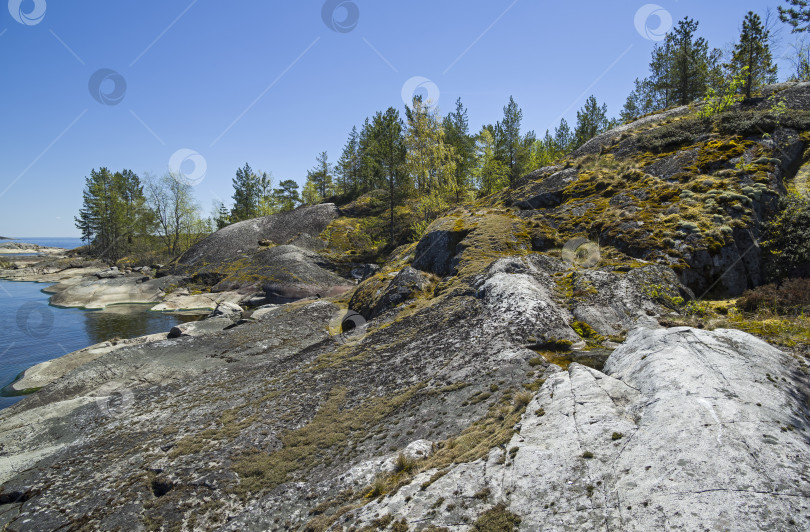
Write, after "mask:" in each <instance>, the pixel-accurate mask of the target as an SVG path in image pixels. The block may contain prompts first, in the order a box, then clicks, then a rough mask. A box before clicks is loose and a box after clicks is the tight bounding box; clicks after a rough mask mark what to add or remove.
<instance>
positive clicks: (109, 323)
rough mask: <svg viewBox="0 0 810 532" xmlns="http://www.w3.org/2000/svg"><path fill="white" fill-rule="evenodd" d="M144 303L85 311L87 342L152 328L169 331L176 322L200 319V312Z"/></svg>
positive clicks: (128, 335)
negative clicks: (165, 310)
mask: <svg viewBox="0 0 810 532" xmlns="http://www.w3.org/2000/svg"><path fill="white" fill-rule="evenodd" d="M148 310H149V306H146V305H113V306H110V307H107V308H106V309H105V310H103V311H93V312H85V313H84V324H85V325H84V329H85V331H86V332H87V336H88V337H89V338H90V344H91V345H92V344H98V343H101V342H106V341H107V340H111V339H113V338H135V337H137V336H144V335H147V334H152V333H154V332H168V330H169V329H171V328H172V327H174V326H175V325H177V324H178V323H186V322H189V321H196V320H198V319H200V316H199V315H196V316H195V315H183V314H163V313H160V312H148Z"/></svg>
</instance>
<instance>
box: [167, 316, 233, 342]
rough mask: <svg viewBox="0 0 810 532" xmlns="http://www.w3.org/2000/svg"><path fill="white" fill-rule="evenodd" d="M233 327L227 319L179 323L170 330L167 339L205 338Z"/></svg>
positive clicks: (231, 322)
mask: <svg viewBox="0 0 810 532" xmlns="http://www.w3.org/2000/svg"><path fill="white" fill-rule="evenodd" d="M232 326H233V321H232V320H230V319H229V318H210V319H205V320H200V321H190V322H188V323H181V324H180V325H176V326H174V327H172V328H171V330H170V331H169V335H168V338H180V337H181V336H205V335H206V334H212V333H217V332H221V331H224V330H225V329H227V328H228V327H232Z"/></svg>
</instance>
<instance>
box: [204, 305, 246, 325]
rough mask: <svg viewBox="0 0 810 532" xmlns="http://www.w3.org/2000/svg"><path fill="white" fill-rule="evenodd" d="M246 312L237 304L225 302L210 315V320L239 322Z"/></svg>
mask: <svg viewBox="0 0 810 532" xmlns="http://www.w3.org/2000/svg"><path fill="white" fill-rule="evenodd" d="M243 313H244V310H243V309H242V307H240V306H239V305H237V304H236V303H230V302H228V301H223V302H222V303H220V304H218V305H217V308H215V309H214V311H213V312H212V313H211V314H209V316H208V317H209V318H228V319H229V320H231V321H238V320H240V319H242V314H243Z"/></svg>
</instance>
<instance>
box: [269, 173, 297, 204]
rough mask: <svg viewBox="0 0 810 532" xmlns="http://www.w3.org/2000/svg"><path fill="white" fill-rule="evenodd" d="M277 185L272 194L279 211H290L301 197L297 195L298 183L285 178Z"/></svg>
mask: <svg viewBox="0 0 810 532" xmlns="http://www.w3.org/2000/svg"><path fill="white" fill-rule="evenodd" d="M278 187H279V188H277V189H275V191H274V192H273V194H274V195H275V197H276V201H277V202H278V205H279V210H280V211H282V212H285V211H291V210H293V209H295V208H296V207H297V206H298V204H299V203H301V198H300V196H299V195H298V183H296V182H295V181H293V180H292V179H286V180H284V181H282V182H281V183H279V184H278Z"/></svg>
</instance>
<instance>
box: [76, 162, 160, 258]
mask: <svg viewBox="0 0 810 532" xmlns="http://www.w3.org/2000/svg"><path fill="white" fill-rule="evenodd" d="M144 203H145V198H144V196H143V186H142V185H141V183H140V179H139V178H138V176H137V175H135V173H133V172H132V171H130V170H124V171H123V172H116V173H112V172H110V170H109V169H107V168H103V167H102V168H99V169H98V170H95V169H94V170H92V171H91V172H90V176H89V177H87V178H85V188H84V191H83V193H82V208H81V209H80V211H79V215H78V216H77V217H75V219H74V220H75V223H76V227H77V228H78V229H79V230H80V231H81V233H82V239H83V240H84V241H85V242H87V243H89V245H90V253H91V254H92V255H94V256H96V257H100V258H102V259H106V260H111V261H116V260H118V259H120V258H121V257H123V256H124V255H125V254H126V253H127V252H128V251H129V250H131V249H132V246H133V243H134V240H135V238H136V237H137V236H140V235H141V234H144V233H146V232H147V231H148V230H149V229H150V226H151V223H152V222H151V213H150V211H149V210H148V209H146V208H145V206H144Z"/></svg>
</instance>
